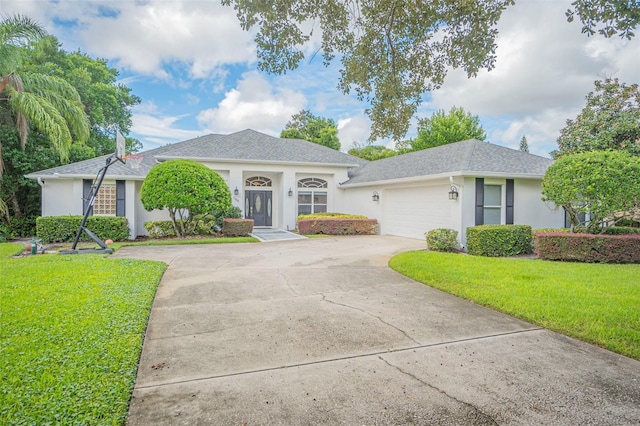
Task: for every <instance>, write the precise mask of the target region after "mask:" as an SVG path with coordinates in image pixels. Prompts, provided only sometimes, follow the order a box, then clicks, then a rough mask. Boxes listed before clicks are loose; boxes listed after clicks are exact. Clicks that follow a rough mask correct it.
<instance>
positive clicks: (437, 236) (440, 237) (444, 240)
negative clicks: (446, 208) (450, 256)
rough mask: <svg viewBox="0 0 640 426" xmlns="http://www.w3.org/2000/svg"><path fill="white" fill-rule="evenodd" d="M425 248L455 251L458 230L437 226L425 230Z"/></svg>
mask: <svg viewBox="0 0 640 426" xmlns="http://www.w3.org/2000/svg"><path fill="white" fill-rule="evenodd" d="M425 235H426V237H427V248H428V249H429V250H433V251H449V252H451V251H456V247H457V245H458V231H455V230H453V229H446V228H438V229H432V230H431V231H429V232H427V233H426V234H425Z"/></svg>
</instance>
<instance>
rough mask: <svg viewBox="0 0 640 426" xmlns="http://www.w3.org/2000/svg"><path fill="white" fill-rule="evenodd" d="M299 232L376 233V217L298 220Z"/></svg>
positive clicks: (303, 233) (333, 233)
mask: <svg viewBox="0 0 640 426" xmlns="http://www.w3.org/2000/svg"><path fill="white" fill-rule="evenodd" d="M298 232H299V233H300V234H302V235H309V234H325V235H376V234H377V233H378V221H377V220H376V219H351V218H330V217H328V218H320V219H302V220H298Z"/></svg>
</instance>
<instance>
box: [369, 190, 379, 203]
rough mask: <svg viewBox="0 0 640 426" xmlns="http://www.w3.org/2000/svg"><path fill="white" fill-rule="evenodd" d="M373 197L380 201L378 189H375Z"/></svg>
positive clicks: (374, 199)
mask: <svg viewBox="0 0 640 426" xmlns="http://www.w3.org/2000/svg"><path fill="white" fill-rule="evenodd" d="M371 199H372V200H373V201H380V194H378V191H373V195H372V196H371Z"/></svg>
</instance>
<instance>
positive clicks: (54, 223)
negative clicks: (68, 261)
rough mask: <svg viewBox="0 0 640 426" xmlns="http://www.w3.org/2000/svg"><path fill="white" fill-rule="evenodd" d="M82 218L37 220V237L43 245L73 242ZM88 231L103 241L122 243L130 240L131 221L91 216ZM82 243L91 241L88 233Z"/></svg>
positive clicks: (57, 217) (81, 237) (42, 218)
mask: <svg viewBox="0 0 640 426" xmlns="http://www.w3.org/2000/svg"><path fill="white" fill-rule="evenodd" d="M81 222H82V216H44V217H39V218H37V219H36V235H37V236H38V239H40V240H42V242H43V243H58V242H69V241H73V239H74V238H75V236H76V233H77V232H78V228H79V227H80V223H81ZM85 227H86V228H87V229H89V230H90V231H91V232H93V233H94V234H96V235H97V236H98V238H100V239H102V240H113V241H122V240H126V239H128V238H129V234H130V233H129V221H128V220H127V218H126V217H122V216H89V217H88V218H87V223H86V225H85ZM80 241H91V238H90V237H89V236H88V235H87V233H86V232H83V233H82V235H81V236H80Z"/></svg>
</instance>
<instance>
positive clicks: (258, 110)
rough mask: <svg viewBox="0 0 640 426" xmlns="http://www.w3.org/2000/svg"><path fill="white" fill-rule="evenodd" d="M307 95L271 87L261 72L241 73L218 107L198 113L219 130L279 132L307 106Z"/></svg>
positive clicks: (224, 131)
mask: <svg viewBox="0 0 640 426" xmlns="http://www.w3.org/2000/svg"><path fill="white" fill-rule="evenodd" d="M305 103H306V98H305V97H304V95H303V94H302V93H300V92H297V91H295V90H292V89H289V88H279V87H275V88H274V87H272V86H271V84H270V83H269V82H268V81H267V80H266V79H265V78H264V77H263V76H261V75H260V74H259V73H257V72H255V71H252V72H248V73H245V74H243V75H242V79H240V80H239V81H238V85H237V87H236V88H234V89H231V90H229V91H228V92H226V93H225V96H224V99H222V100H221V101H220V103H219V104H218V106H217V107H214V108H210V109H206V110H203V111H201V112H200V113H199V114H198V117H197V119H198V122H199V123H200V124H201V125H202V126H204V127H207V128H208V129H211V131H213V132H216V133H228V132H235V131H239V130H243V129H247V128H251V129H254V130H257V131H261V132H265V133H268V134H271V135H279V134H280V131H281V130H282V129H283V128H284V126H285V124H286V123H287V121H289V119H290V118H291V116H292V115H293V114H295V113H297V112H299V111H300V110H301V109H303V108H304V105H305Z"/></svg>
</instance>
